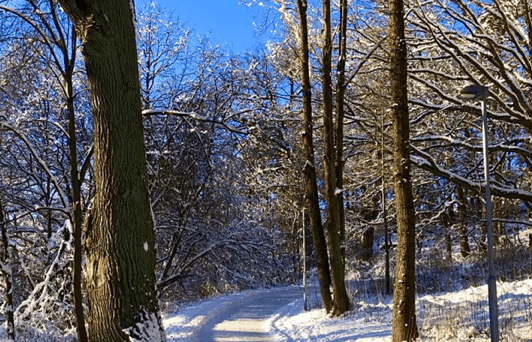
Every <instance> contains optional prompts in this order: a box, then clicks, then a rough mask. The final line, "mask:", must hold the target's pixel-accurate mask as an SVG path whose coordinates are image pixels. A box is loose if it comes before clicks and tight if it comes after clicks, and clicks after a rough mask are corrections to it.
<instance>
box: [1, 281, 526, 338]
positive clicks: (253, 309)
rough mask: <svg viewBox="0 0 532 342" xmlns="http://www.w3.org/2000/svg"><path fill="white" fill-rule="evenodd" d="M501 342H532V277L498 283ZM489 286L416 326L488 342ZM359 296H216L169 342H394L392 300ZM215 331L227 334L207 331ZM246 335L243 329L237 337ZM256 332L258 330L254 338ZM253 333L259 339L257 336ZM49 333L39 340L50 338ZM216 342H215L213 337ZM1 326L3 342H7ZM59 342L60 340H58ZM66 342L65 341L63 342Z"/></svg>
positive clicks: (433, 306)
mask: <svg viewBox="0 0 532 342" xmlns="http://www.w3.org/2000/svg"><path fill="white" fill-rule="evenodd" d="M497 287H498V304H499V317H500V318H499V327H500V331H501V337H502V338H501V342H532V279H529V280H524V281H519V282H513V283H497ZM487 292H488V291H487V286H485V285H484V286H480V287H472V288H468V289H465V290H461V291H457V292H448V293H442V294H435V295H423V296H418V298H417V321H418V325H419V329H420V333H421V338H420V339H419V340H420V341H422V342H429V341H430V342H432V341H435V342H440V341H441V342H444V341H445V342H449V341H451V342H466V341H467V342H488V341H489V335H488V332H489V321H488V317H489V315H488V300H487ZM364 297H367V298H362V297H357V296H355V297H354V298H353V304H354V307H353V310H352V311H351V312H350V313H349V314H347V315H346V316H344V317H341V318H331V317H328V316H327V315H326V314H325V312H324V310H322V309H319V308H316V307H317V304H316V303H317V302H318V301H319V294H318V293H317V289H316V288H315V287H314V288H311V291H310V295H309V302H310V306H311V307H315V308H314V309H312V310H310V311H306V312H305V311H304V310H303V301H302V299H301V297H300V289H299V288H298V287H295V286H290V287H283V288H276V289H263V290H255V291H245V292H241V293H236V294H231V295H227V296H219V297H214V298H211V299H208V300H204V301H200V302H197V303H194V304H191V305H188V306H184V307H182V308H180V309H174V310H172V309H170V310H169V312H171V313H169V314H166V315H165V316H164V324H165V327H166V334H167V338H168V342H210V341H204V340H200V339H205V338H206V337H205V336H211V337H212V339H213V341H231V342H235V341H239V339H238V338H239V337H238V336H240V338H245V339H243V340H242V341H244V340H245V341H271V342H273V341H276V342H277V341H278V342H308V341H320V342H324V341H326V342H354V341H356V342H389V341H391V338H390V332H391V313H392V304H391V298H390V297H385V296H367V295H364ZM209 329H212V330H216V331H217V332H220V331H222V333H223V334H217V333H213V334H209V333H208V331H209ZM239 331H240V332H239ZM250 332H252V333H255V332H257V334H256V336H258V337H251V338H250V336H252V335H250ZM254 336H255V335H254ZM43 337H45V334H43V335H41V336H40V337H36V338H37V339H35V340H31V339H29V340H28V339H25V340H24V341H35V342H37V341H39V342H41V341H45V340H46V341H48V340H47V339H43ZM209 338H210V337H209ZM7 341H8V340H7V339H6V334H5V328H4V327H2V328H0V342H7ZM55 341H57V340H55ZM64 341H67V339H65V340H64Z"/></svg>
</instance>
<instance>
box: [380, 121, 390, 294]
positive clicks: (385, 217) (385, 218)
mask: <svg viewBox="0 0 532 342" xmlns="http://www.w3.org/2000/svg"><path fill="white" fill-rule="evenodd" d="M381 133H382V143H381V161H382V165H381V173H382V188H381V200H382V220H383V224H384V250H385V253H386V256H385V264H386V268H385V274H384V276H385V279H386V284H385V293H386V295H387V296H389V295H390V294H391V290H390V234H389V232H388V210H387V209H386V178H385V169H386V165H385V158H384V113H383V114H382V121H381Z"/></svg>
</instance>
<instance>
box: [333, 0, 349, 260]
mask: <svg viewBox="0 0 532 342" xmlns="http://www.w3.org/2000/svg"><path fill="white" fill-rule="evenodd" d="M347 7H348V4H347V0H341V1H340V38H339V40H340V42H339V44H340V49H339V56H338V64H337V66H336V79H337V81H336V82H337V84H336V128H335V132H336V135H335V139H336V187H337V188H338V189H341V191H340V192H339V193H338V206H339V210H340V213H339V218H340V243H341V249H342V262H343V263H344V266H343V268H344V269H345V210H344V191H343V189H344V160H343V158H344V116H345V113H344V98H345V89H346V87H347V84H345V82H346V80H345V61H346V58H347Z"/></svg>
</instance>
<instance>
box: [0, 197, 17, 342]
mask: <svg viewBox="0 0 532 342" xmlns="http://www.w3.org/2000/svg"><path fill="white" fill-rule="evenodd" d="M0 234H1V237H2V241H1V242H2V249H1V250H0V271H1V272H2V274H3V275H4V278H5V279H4V280H5V284H6V304H7V305H6V319H7V338H9V339H11V340H13V341H15V314H14V312H15V307H14V306H13V270H12V268H11V258H10V255H9V239H8V237H7V226H6V217H5V215H4V208H3V207H2V199H0Z"/></svg>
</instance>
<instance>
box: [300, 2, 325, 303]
mask: <svg viewBox="0 0 532 342" xmlns="http://www.w3.org/2000/svg"><path fill="white" fill-rule="evenodd" d="M297 8H298V13H299V20H300V38H301V46H300V54H301V56H300V57H301V88H302V92H303V111H302V114H301V116H302V118H301V119H302V120H301V121H302V124H303V137H302V139H303V154H304V156H303V157H304V158H305V169H304V173H305V187H306V202H307V209H308V212H309V216H310V226H311V230H312V240H313V242H314V247H315V248H316V259H317V264H318V280H319V282H320V292H321V299H322V301H323V307H324V308H325V310H326V311H327V312H330V311H331V308H332V297H331V290H330V286H331V275H330V273H329V259H328V255H327V243H326V241H325V233H324V232H323V224H322V221H321V214H320V206H319V196H318V185H317V182H316V163H315V159H314V143H313V137H312V136H313V128H312V103H311V100H312V99H311V86H310V69H309V51H308V29H307V1H306V0H297Z"/></svg>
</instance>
